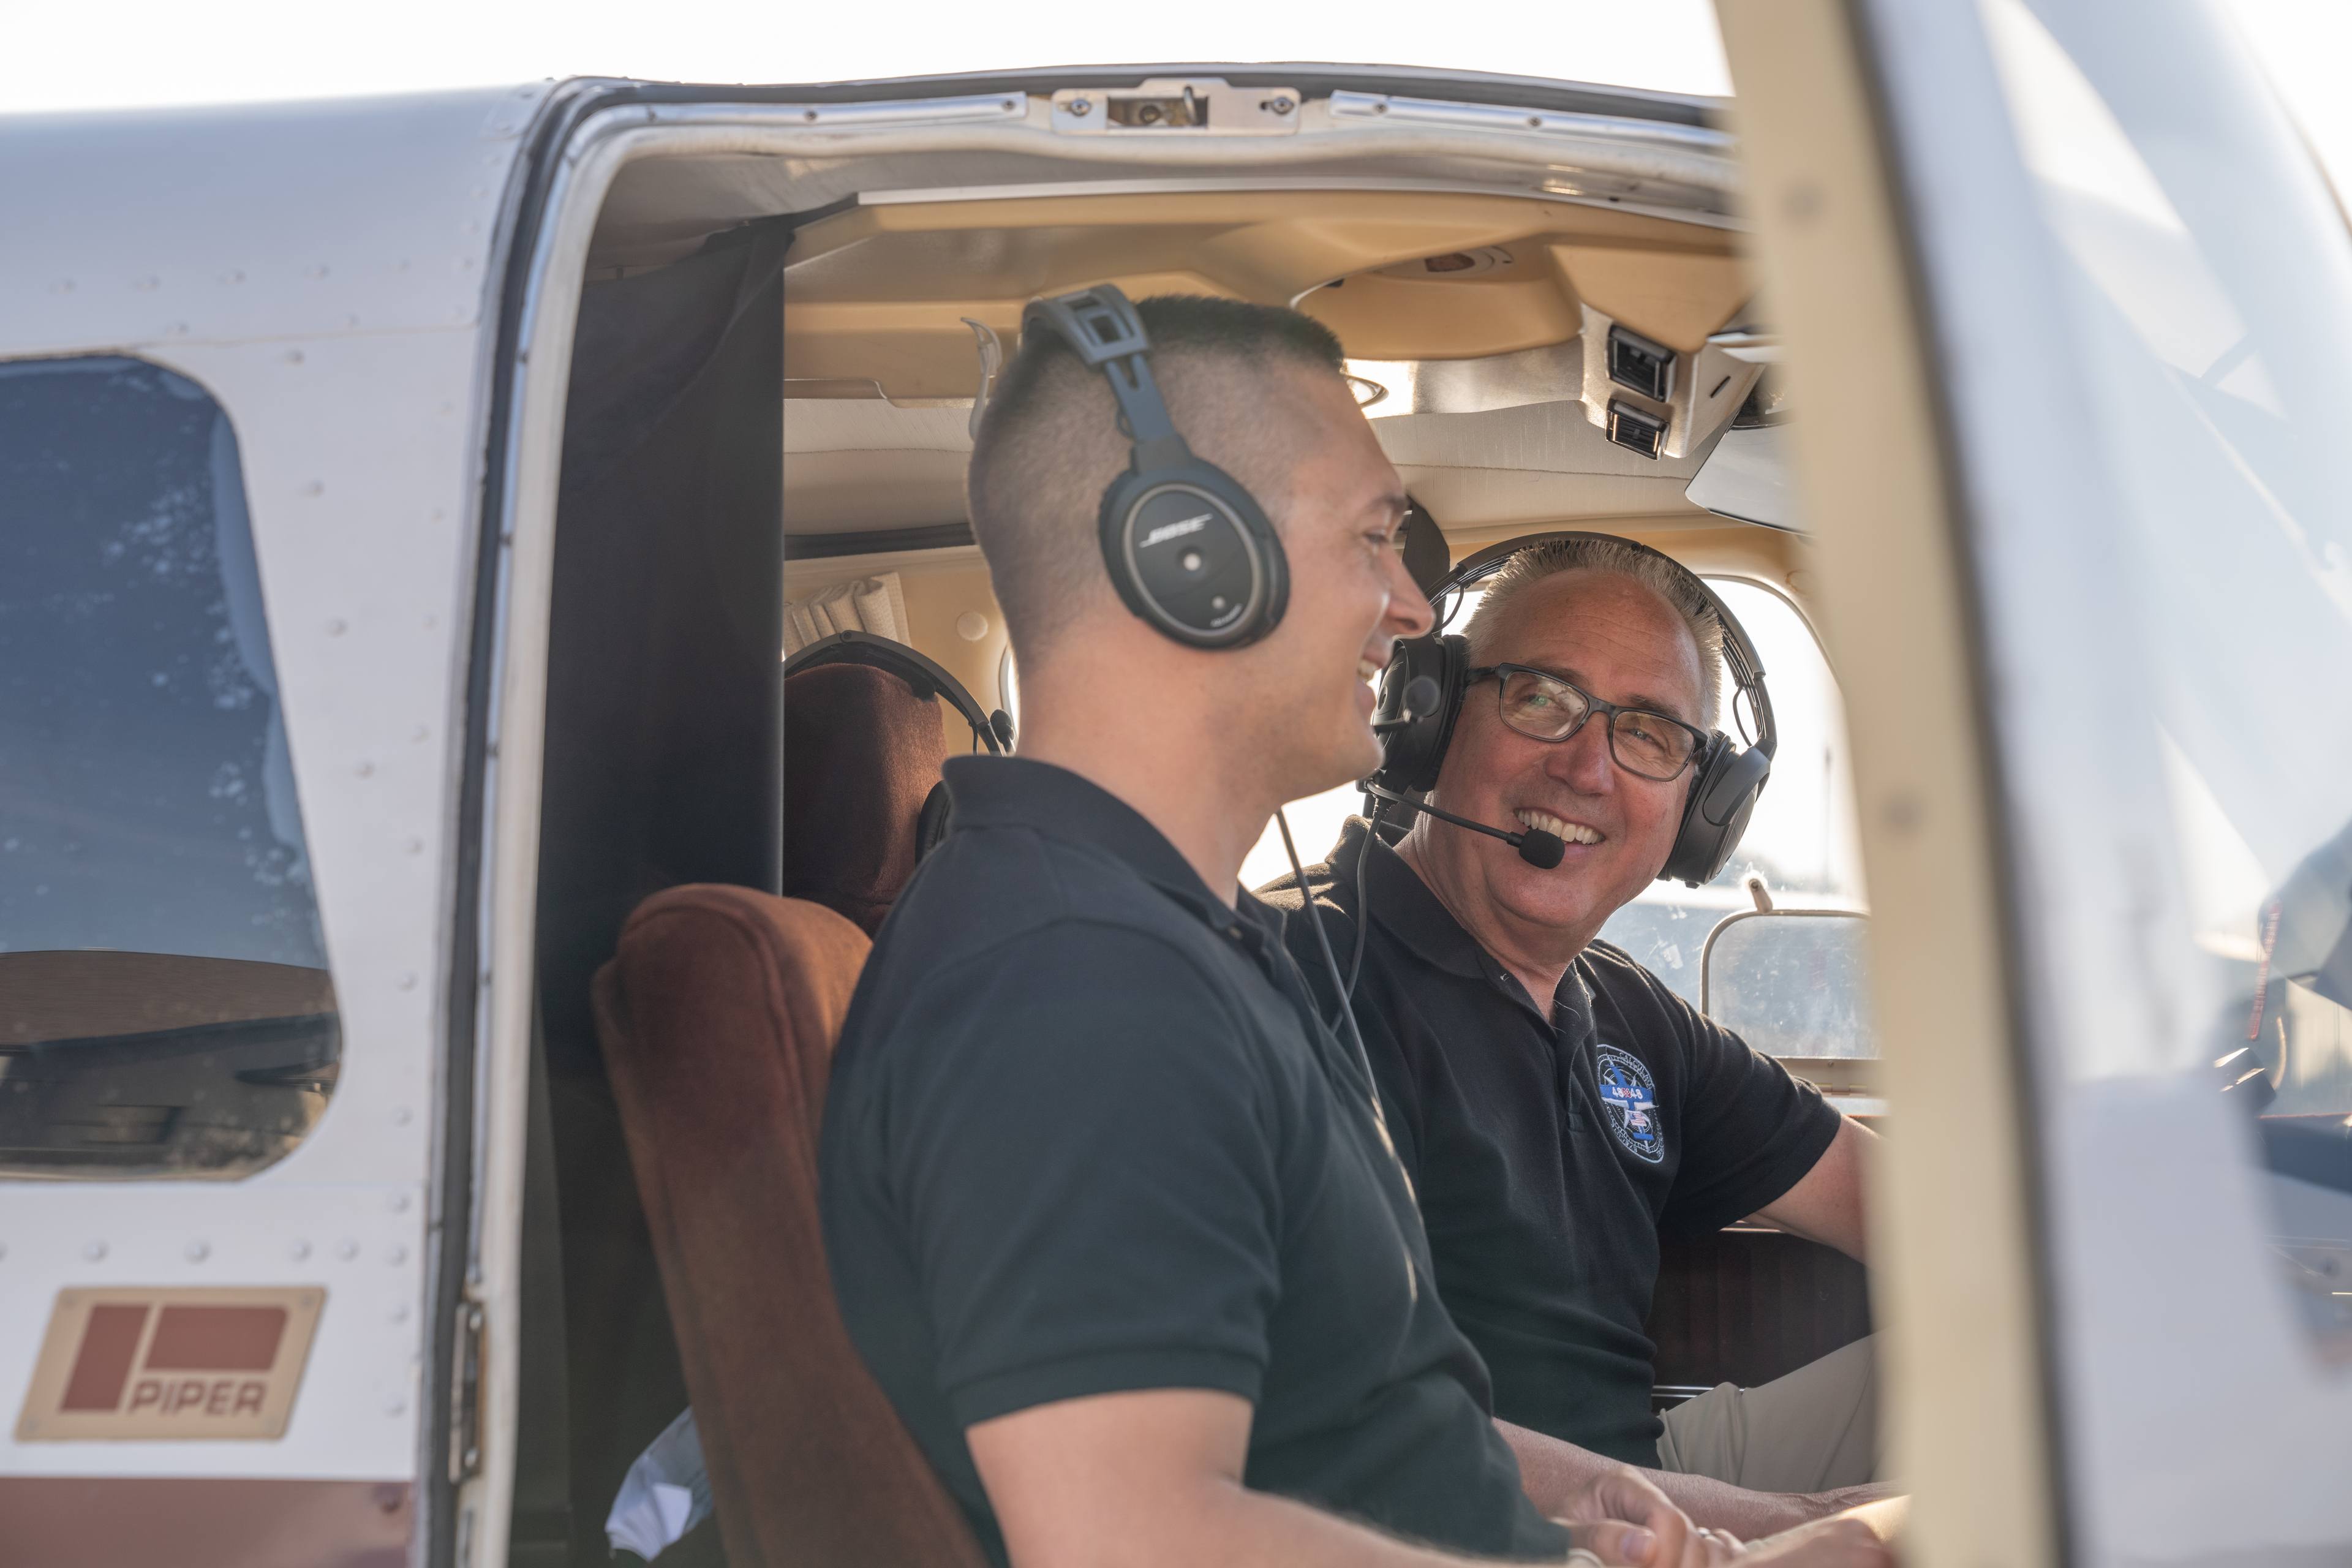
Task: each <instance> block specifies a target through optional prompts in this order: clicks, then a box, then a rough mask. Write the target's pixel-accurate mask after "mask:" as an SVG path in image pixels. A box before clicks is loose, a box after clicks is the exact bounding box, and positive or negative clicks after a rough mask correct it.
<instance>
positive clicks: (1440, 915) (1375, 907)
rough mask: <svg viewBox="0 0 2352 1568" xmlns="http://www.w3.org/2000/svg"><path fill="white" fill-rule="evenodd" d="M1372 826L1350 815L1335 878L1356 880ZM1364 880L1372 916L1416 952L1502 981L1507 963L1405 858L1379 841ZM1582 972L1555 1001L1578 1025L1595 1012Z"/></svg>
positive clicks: (1334, 860) (1564, 980)
mask: <svg viewBox="0 0 2352 1568" xmlns="http://www.w3.org/2000/svg"><path fill="white" fill-rule="evenodd" d="M1368 832H1370V825H1369V824H1368V823H1367V822H1366V821H1365V820H1364V819H1363V818H1362V817H1360V816H1351V817H1349V819H1348V822H1347V826H1344V827H1343V828H1341V829H1340V830H1339V848H1338V849H1336V850H1335V851H1333V853H1332V857H1331V865H1332V870H1333V872H1334V874H1335V876H1337V877H1338V878H1339V879H1341V880H1342V881H1344V882H1352V881H1353V880H1354V870H1355V866H1356V857H1357V855H1358V854H1359V853H1360V852H1361V850H1362V847H1363V843H1364V837H1365V835H1366V834H1367V833H1368ZM1343 868H1344V869H1343ZM1364 878H1365V880H1366V882H1367V883H1368V884H1369V885H1370V889H1371V896H1372V919H1373V920H1374V921H1378V922H1379V923H1380V924H1381V925H1382V926H1385V927H1386V928H1388V931H1389V932H1390V934H1391V935H1392V936H1394V937H1395V938H1396V939H1397V940H1398V941H1399V942H1402V943H1404V945H1405V946H1406V947H1407V948H1408V949H1410V950H1411V951H1412V952H1413V953H1414V955H1415V956H1417V957H1419V958H1420V959H1421V960H1422V961H1423V962H1424V963H1430V964H1433V965H1434V966H1435V967H1437V968H1439V969H1443V970H1444V971H1445V972H1446V973H1449V974H1458V975H1461V976H1462V977H1463V978H1465V979H1467V980H1483V981H1485V982H1486V983H1487V984H1490V985H1500V984H1501V975H1502V968H1501V966H1500V965H1499V964H1497V963H1496V962H1495V961H1494V959H1492V958H1491V957H1489V956H1488V955H1487V953H1486V950H1485V949H1483V948H1481V947H1480V946H1479V945H1478V942H1477V939H1476V938H1475V937H1473V936H1472V935H1471V934H1470V933H1469V932H1468V931H1465V930H1464V929H1463V927H1462V922H1461V921H1457V920H1455V919H1454V914H1453V911H1452V910H1448V909H1447V908H1446V907H1445V906H1444V903H1442V902H1440V901H1439V900H1438V897H1437V895H1436V894H1435V893H1433V892H1432V891H1430V888H1429V884H1428V883H1426V882H1424V881H1423V880H1422V879H1421V873H1420V872H1418V871H1415V870H1414V869H1413V868H1412V867H1411V866H1409V865H1407V864H1406V863H1405V858H1404V857H1403V856H1402V855H1400V854H1398V853H1397V852H1396V851H1395V850H1394V849H1392V848H1391V847H1389V846H1388V845H1387V844H1385V843H1382V842H1381V841H1379V840H1377V839H1375V840H1374V841H1373V843H1372V849H1371V858H1370V860H1369V861H1367V862H1366V863H1365V867H1364ZM1580 971H1581V965H1580V964H1577V963H1571V964H1570V965H1569V966H1568V973H1566V974H1565V975H1563V976H1561V978H1560V984H1559V990H1558V991H1557V992H1555V993H1554V994H1553V995H1552V1002H1553V1005H1555V1006H1559V1007H1564V1008H1566V1009H1567V1011H1568V1014H1569V1017H1570V1022H1571V1023H1572V1024H1577V1023H1580V1022H1581V1021H1584V1020H1589V1019H1590V1018H1591V1016H1592V993H1591V991H1590V990H1589V989H1588V988H1587V987H1586V985H1585V984H1584V976H1583V974H1582V973H1580ZM1510 989H1511V991H1512V992H1513V993H1515V994H1516V993H1517V991H1518V989H1519V988H1518V987H1517V986H1516V985H1514V986H1512V987H1511V988H1510Z"/></svg>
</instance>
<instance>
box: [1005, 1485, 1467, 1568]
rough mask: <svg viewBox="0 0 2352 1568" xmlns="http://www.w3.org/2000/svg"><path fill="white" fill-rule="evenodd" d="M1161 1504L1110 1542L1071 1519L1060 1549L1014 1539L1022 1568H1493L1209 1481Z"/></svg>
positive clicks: (1111, 1535) (1056, 1542)
mask: <svg viewBox="0 0 2352 1568" xmlns="http://www.w3.org/2000/svg"><path fill="white" fill-rule="evenodd" d="M1156 1501H1157V1502H1158V1503H1159V1504H1160V1506H1159V1507H1155V1508H1153V1509H1151V1510H1150V1513H1149V1517H1139V1516H1138V1515H1136V1514H1133V1513H1130V1514H1129V1516H1128V1517H1127V1518H1125V1519H1124V1520H1122V1521H1118V1525H1117V1527H1116V1528H1115V1529H1113V1530H1110V1531H1108V1533H1102V1532H1097V1531H1091V1530H1078V1531H1071V1530H1069V1529H1068V1525H1069V1524H1070V1522H1071V1521H1070V1520H1069V1518H1068V1516H1067V1514H1065V1515H1064V1517H1063V1518H1061V1519H1059V1520H1057V1521H1055V1526H1056V1527H1057V1528H1055V1529H1054V1530H1053V1531H1051V1534H1052V1535H1053V1537H1054V1539H1053V1540H1051V1541H1045V1540H1034V1539H1032V1540H1024V1539H1022V1538H1021V1537H1020V1536H1019V1535H1014V1534H1011V1532H1008V1534H1009V1535H1010V1539H1009V1541H1008V1544H1009V1545H1010V1546H1011V1548H1012V1557H1013V1568H1077V1565H1079V1564H1084V1565H1085V1568H1172V1565H1174V1564H1180V1563H1224V1564H1229V1565H1230V1568H1474V1564H1486V1563H1490V1562H1491V1560H1490V1559H1487V1558H1483V1557H1482V1558H1470V1557H1461V1556H1456V1555H1454V1553H1452V1552H1441V1551H1437V1550H1435V1549H1433V1548H1431V1547H1427V1546H1417V1545H1414V1544H1412V1542H1404V1541H1399V1540H1397V1539H1396V1538H1395V1537H1393V1536H1390V1535H1383V1534H1382V1533H1381V1532H1380V1531H1377V1530H1373V1529H1371V1528H1370V1527H1368V1526H1366V1525H1361V1524H1358V1523H1356V1522H1355V1521H1352V1520H1346V1519H1341V1518H1339V1516H1338V1515H1336V1514H1329V1513H1325V1512H1323V1511H1322V1510H1319V1509H1316V1508H1312V1507H1309V1506H1308V1505H1307V1504H1306V1503H1302V1502H1297V1501H1294V1500H1291V1499H1289V1498H1285V1497H1276V1496H1275V1495H1273V1494H1272V1493H1268V1492H1259V1491H1252V1490H1250V1489H1248V1488H1246V1487H1244V1486H1243V1485H1242V1484H1241V1483H1240V1482H1238V1481H1232V1480H1225V1479H1202V1480H1199V1481H1197V1482H1194V1483H1192V1485H1191V1487H1189V1488H1188V1489H1185V1491H1184V1492H1183V1494H1182V1495H1176V1494H1173V1493H1165V1494H1162V1495H1161V1496H1160V1497H1159V1498H1158V1499H1157V1500H1156ZM1114 1543H1116V1544H1114Z"/></svg>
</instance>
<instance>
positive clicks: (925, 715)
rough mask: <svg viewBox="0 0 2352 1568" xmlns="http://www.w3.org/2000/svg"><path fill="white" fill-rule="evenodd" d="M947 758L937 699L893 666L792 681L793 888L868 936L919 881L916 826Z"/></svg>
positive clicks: (828, 670)
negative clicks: (915, 686)
mask: <svg viewBox="0 0 2352 1568" xmlns="http://www.w3.org/2000/svg"><path fill="white" fill-rule="evenodd" d="M946 756H947V736H946V732H945V731H943V730H942V729H941V728H940V700H939V699H938V698H936V697H930V696H924V697H918V696H916V695H915V693H914V690H913V689H912V688H910V687H909V686H908V684H907V683H906V682H905V681H904V680H901V679H898V677H897V676H895V675H892V674H890V673H889V672H888V671H887V670H881V669H875V668H871V667H869V666H866V665H857V664H827V665H819V666H818V667H816V668H814V669H803V670H801V671H799V672H798V673H796V674H794V675H793V677H792V678H791V679H789V680H787V681H785V682H784V805H785V809H784V881H783V890H784V892H785V893H786V894H787V895H789V896H790V897H792V898H795V899H810V900H814V901H816V902H817V903H820V904H823V905H824V906H825V907H826V908H828V909H830V910H835V912H836V913H839V914H842V915H845V916H847V917H848V918H849V919H851V920H853V921H856V922H857V923H858V924H859V925H861V926H863V927H865V928H866V931H867V933H868V934H871V933H872V932H873V931H875V930H876V929H877V927H879V926H880V925H881V923H882V917H883V916H884V915H886V914H887V913H889V912H890V905H891V903H892V901H893V900H896V899H897V898H898V890H899V889H901V888H904V887H905V886H906V885H907V879H908V878H909V877H911V876H913V875H914V874H915V849H916V832H915V828H916V823H917V820H918V819H919V817H920V816H922V811H923V801H924V799H925V797H926V796H928V795H929V794H930V792H931V790H932V788H933V786H935V785H936V784H938V783H939V782H940V763H941V762H942V761H944V760H945V758H946Z"/></svg>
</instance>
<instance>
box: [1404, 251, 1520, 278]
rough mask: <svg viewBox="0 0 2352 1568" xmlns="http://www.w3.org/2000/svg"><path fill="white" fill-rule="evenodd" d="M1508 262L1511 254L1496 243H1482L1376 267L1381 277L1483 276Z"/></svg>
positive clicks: (1501, 267) (1508, 263)
mask: <svg viewBox="0 0 2352 1568" xmlns="http://www.w3.org/2000/svg"><path fill="white" fill-rule="evenodd" d="M1510 265H1511V253H1510V252H1509V251H1508V250H1506V249H1505V248H1504V247H1501V246H1499V245H1482V246H1479V247H1476V248H1475V249H1473V250H1449V251H1445V252H1444V253H1443V254H1441V255H1437V256H1424V257H1423V258H1420V259H1419V260H1417V261H1400V262H1398V263H1396V264H1395V265H1394V266H1391V267H1383V268H1381V269H1380V271H1381V277H1383V278H1411V279H1430V278H1444V279H1455V278H1484V277H1486V276H1487V275H1488V274H1489V273H1493V272H1498V271H1500V270H1502V269H1503V268H1507V267H1508V266H1510Z"/></svg>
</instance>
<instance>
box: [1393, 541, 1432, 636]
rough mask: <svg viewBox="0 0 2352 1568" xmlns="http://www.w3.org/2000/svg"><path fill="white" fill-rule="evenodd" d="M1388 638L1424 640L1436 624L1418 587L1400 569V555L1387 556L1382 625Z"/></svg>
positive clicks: (1408, 573)
mask: <svg viewBox="0 0 2352 1568" xmlns="http://www.w3.org/2000/svg"><path fill="white" fill-rule="evenodd" d="M1382 624H1383V625H1385V626H1387V627H1388V629H1389V631H1390V633H1391V636H1395V637H1425V636H1427V635H1428V633H1429V629H1430V628H1431V627H1432V626H1435V625H1436V624H1437V615H1436V612H1434V611H1433V610H1432V609H1431V608H1430V607H1429V600H1428V599H1427V598H1426V597H1425V596H1423V594H1422V591H1421V584H1418V583H1416V582H1414V581H1413V580H1412V573H1410V572H1408V571H1406V570H1405V569H1404V552H1402V551H1399V550H1391V551H1390V552H1389V613H1388V616H1387V618H1386V619H1385V621H1384V622H1383V623H1382Z"/></svg>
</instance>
